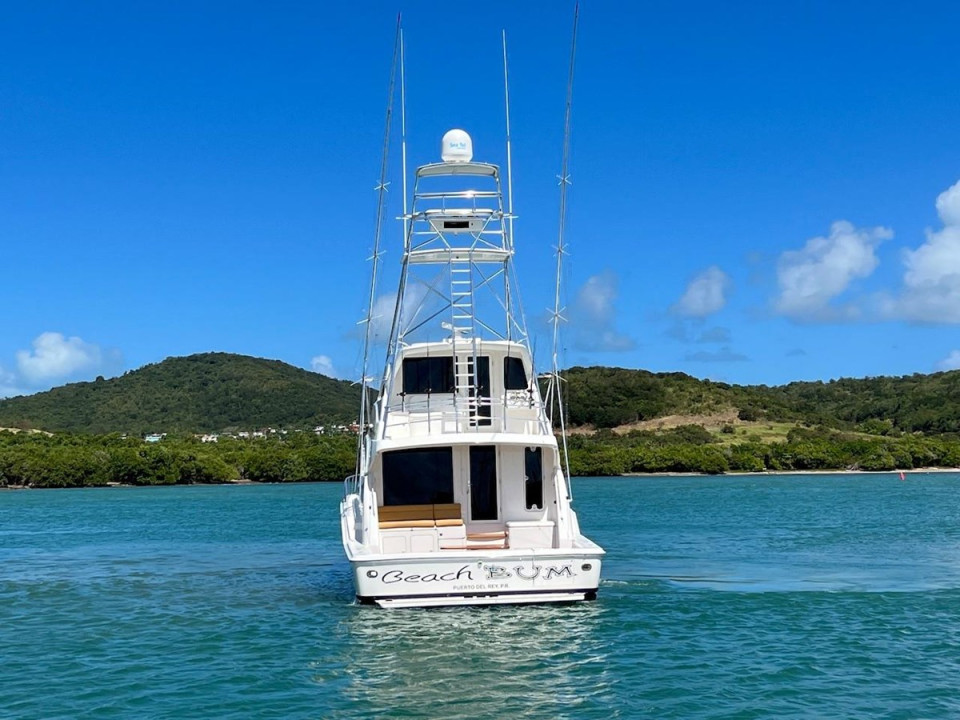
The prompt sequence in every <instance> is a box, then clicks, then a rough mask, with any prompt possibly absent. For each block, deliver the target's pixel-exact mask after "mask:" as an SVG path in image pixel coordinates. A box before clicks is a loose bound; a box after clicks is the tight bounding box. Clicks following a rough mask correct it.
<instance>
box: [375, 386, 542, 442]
mask: <svg viewBox="0 0 960 720" xmlns="http://www.w3.org/2000/svg"><path fill="white" fill-rule="evenodd" d="M512 392H513V393H514V394H513V395H511V396H510V397H508V398H507V399H506V402H504V398H502V397H501V398H483V397H480V398H476V397H474V398H466V402H465V403H455V402H454V396H453V394H452V393H449V394H447V393H444V394H441V395H440V396H439V397H438V395H437V394H430V395H429V396H424V397H423V399H419V398H418V399H411V398H410V396H409V395H407V396H405V397H403V398H401V399H400V400H398V401H395V402H393V403H390V404H388V405H387V406H386V412H385V413H384V417H383V423H382V425H381V427H382V430H381V435H382V437H384V438H390V437H394V436H395V435H396V434H397V432H398V431H400V430H401V428H410V429H413V428H418V429H419V428H423V426H426V429H427V433H426V434H441V435H448V434H463V433H470V432H498V433H501V432H505V433H510V434H513V433H520V432H522V431H520V430H515V429H509V428H511V426H512V425H514V424H517V425H526V426H527V427H528V428H529V427H530V426H531V425H532V426H533V427H535V428H536V432H535V433H534V434H537V435H551V434H552V430H551V428H550V425H549V423H548V422H547V418H546V413H545V410H544V405H543V402H542V401H541V400H533V401H531V400H530V399H529V398H527V397H523V396H522V395H526V393H524V392H523V391H512ZM521 394H522V395H521ZM483 408H486V409H489V414H481V409H483ZM518 411H527V412H530V411H532V412H531V413H530V415H526V413H521V412H518ZM525 415H526V416H525ZM415 434H416V435H420V434H423V433H422V432H418V433H415ZM523 434H526V433H523Z"/></svg>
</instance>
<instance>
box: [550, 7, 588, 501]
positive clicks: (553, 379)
mask: <svg viewBox="0 0 960 720" xmlns="http://www.w3.org/2000/svg"><path fill="white" fill-rule="evenodd" d="M579 18H580V3H579V2H578V3H577V4H576V5H575V6H574V9H573V41H572V42H571V44H570V72H569V75H568V76H567V107H566V112H565V115H564V121H563V162H562V166H561V170H560V177H559V179H560V227H559V231H558V238H557V278H556V280H557V282H556V289H555V294H554V299H553V316H552V322H553V372H552V374H551V376H550V387H549V390H548V394H549V395H550V396H551V400H552V399H553V397H555V398H556V405H557V413H558V414H559V416H560V438H561V441H562V443H563V466H564V471H565V473H566V479H567V499H570V497H571V495H572V492H571V490H570V458H569V453H568V452H567V423H566V417H565V410H564V406H563V390H562V382H561V378H560V357H559V347H560V323H561V321H563V320H564V319H565V318H564V317H563V311H564V310H565V309H566V308H562V307H561V306H560V287H561V283H562V280H563V256H564V255H565V254H566V252H567V248H566V244H565V241H564V235H563V232H564V225H565V224H566V219H567V187H568V186H569V185H570V172H569V165H570V113H571V108H572V106H573V68H574V60H575V59H576V56H577V24H578V21H579ZM549 408H550V422H551V424H552V423H553V402H551V403H550V405H549Z"/></svg>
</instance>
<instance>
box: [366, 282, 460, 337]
mask: <svg viewBox="0 0 960 720" xmlns="http://www.w3.org/2000/svg"><path fill="white" fill-rule="evenodd" d="M431 301H432V303H431ZM396 304H397V295H396V293H387V294H384V295H380V296H379V297H377V299H376V300H374V302H373V312H372V313H371V317H370V342H371V344H373V345H386V344H387V342H389V340H390V329H391V326H392V325H393V313H394V309H395V307H396ZM432 304H433V305H435V304H436V299H435V296H431V295H430V289H429V288H428V287H427V286H426V285H424V284H423V283H419V282H413V283H411V284H410V285H408V286H407V288H406V293H405V294H404V303H403V315H402V316H401V318H400V324H401V327H403V328H404V329H405V330H409V329H410V328H411V327H412V326H414V325H415V324H416V323H417V322H419V321H420V320H423V319H424V317H425V316H427V315H428V314H429V311H430V309H431V308H432ZM443 320H449V315H444V316H443V317H442V318H440V319H437V321H436V323H435V327H433V328H432V329H434V330H435V329H436V328H437V327H439V324H440V323H441V322H442V321H443ZM360 327H361V330H360V332H361V334H362V333H363V329H362V328H363V324H362V323H361V325H360Z"/></svg>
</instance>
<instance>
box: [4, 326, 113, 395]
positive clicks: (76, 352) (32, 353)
mask: <svg viewBox="0 0 960 720" xmlns="http://www.w3.org/2000/svg"><path fill="white" fill-rule="evenodd" d="M103 363H104V356H103V353H102V352H101V350H100V347H99V346H97V345H94V344H92V343H88V342H84V341H83V340H81V339H80V338H78V337H70V338H68V337H64V336H63V335H62V334H60V333H57V332H45V333H42V334H41V335H39V336H37V338H36V339H34V341H33V350H19V351H18V352H17V370H18V371H19V373H20V376H21V377H22V378H23V379H24V380H26V381H27V383H29V384H31V385H39V384H42V383H44V382H47V381H49V380H57V379H62V378H68V377H71V376H75V375H79V374H81V373H92V372H93V371H95V370H99V369H100V368H101V366H102V365H103Z"/></svg>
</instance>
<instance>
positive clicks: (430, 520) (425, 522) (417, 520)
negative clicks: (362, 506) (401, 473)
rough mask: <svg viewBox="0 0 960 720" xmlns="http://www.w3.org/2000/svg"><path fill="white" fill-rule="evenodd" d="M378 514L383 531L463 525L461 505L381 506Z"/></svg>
mask: <svg viewBox="0 0 960 720" xmlns="http://www.w3.org/2000/svg"><path fill="white" fill-rule="evenodd" d="M377 513H378V519H379V521H380V529H381V530H388V529H391V528H432V527H455V526H457V525H463V517H462V516H461V511H460V503H438V504H433V505H381V506H380V507H378V508H377Z"/></svg>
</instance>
